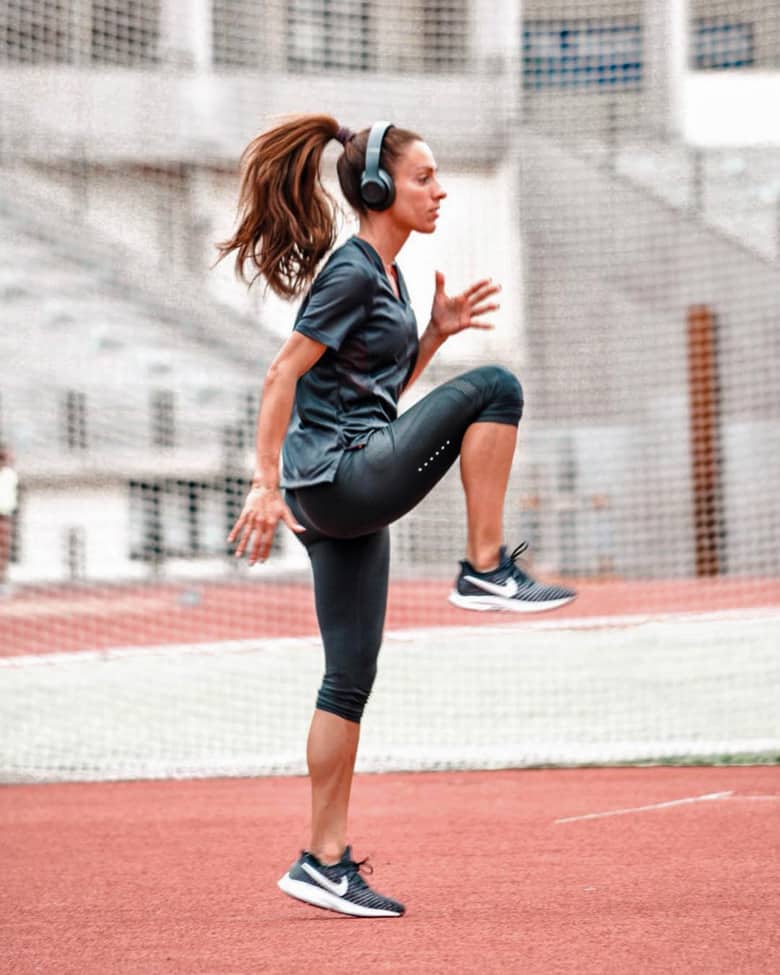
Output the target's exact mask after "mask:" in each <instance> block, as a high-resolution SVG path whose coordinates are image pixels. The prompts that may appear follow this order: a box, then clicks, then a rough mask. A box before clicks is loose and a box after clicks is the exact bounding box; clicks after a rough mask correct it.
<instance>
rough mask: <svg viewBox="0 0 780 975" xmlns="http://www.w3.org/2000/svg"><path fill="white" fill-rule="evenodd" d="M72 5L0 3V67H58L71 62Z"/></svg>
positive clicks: (60, 0)
mask: <svg viewBox="0 0 780 975" xmlns="http://www.w3.org/2000/svg"><path fill="white" fill-rule="evenodd" d="M71 7H72V4H71V3H68V2H66V0H48V2H43V3H35V4H31V3H30V0H7V2H6V3H2V4H0V64H2V63H4V62H5V63H11V64H57V63H67V62H68V61H69V60H71V43H70V36H71V30H72V28H71V21H72V19H73V15H72V11H71V9H70V8H71Z"/></svg>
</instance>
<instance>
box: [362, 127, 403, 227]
mask: <svg viewBox="0 0 780 975" xmlns="http://www.w3.org/2000/svg"><path fill="white" fill-rule="evenodd" d="M392 127H393V123H392V122H374V124H373V125H372V126H371V131H370V132H369V134H368V143H367V144H366V164H365V166H364V168H363V172H362V174H361V176H360V199H361V200H362V201H363V203H364V204H365V205H366V206H367V207H368V209H369V210H387V208H388V207H390V206H392V205H393V200H394V199H395V185H394V183H393V177H392V176H391V175H390V174H389V173H388V172H387V170H385V169H382V168H381V166H380V165H379V160H380V159H381V157H382V143H383V142H384V138H385V133H386V132H387V130H388V129H391V128H392Z"/></svg>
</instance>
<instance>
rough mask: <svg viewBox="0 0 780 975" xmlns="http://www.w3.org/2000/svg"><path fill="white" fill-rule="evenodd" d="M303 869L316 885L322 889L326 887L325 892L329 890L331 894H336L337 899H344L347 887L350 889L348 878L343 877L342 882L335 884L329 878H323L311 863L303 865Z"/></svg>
mask: <svg viewBox="0 0 780 975" xmlns="http://www.w3.org/2000/svg"><path fill="white" fill-rule="evenodd" d="M301 868H302V869H303V870H305V871H306V873H307V874H308V875H309V876H310V877H311V879H312V880H313V881H314V882H315V883H317V884H319V885H320V887H324V888H325V890H329V891H330V892H331V894H335V895H336V897H343V896H344V894H346V892H347V887H349V878H348V877H342V878H341V880H340V881H339V882H338V883H337V884H335V883H334V882H333V881H332V880H328V878H327V877H323V875H322V874H321V873H320V872H319V870H317V869H315V868H314V867H313V866H312V865H311V864H310V863H302V864H301Z"/></svg>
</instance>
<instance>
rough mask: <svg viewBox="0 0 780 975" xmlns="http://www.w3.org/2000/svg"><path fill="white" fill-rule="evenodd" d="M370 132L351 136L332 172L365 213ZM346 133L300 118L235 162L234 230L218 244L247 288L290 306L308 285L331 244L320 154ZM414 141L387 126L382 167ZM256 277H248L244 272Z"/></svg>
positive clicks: (319, 118)
mask: <svg viewBox="0 0 780 975" xmlns="http://www.w3.org/2000/svg"><path fill="white" fill-rule="evenodd" d="M369 131H370V130H369V129H363V130H362V131H360V132H358V133H356V134H354V135H349V136H348V138H347V140H346V142H345V144H344V150H343V152H342V153H341V156H340V157H339V160H338V163H337V164H336V170H337V172H338V177H339V185H340V186H341V191H342V193H343V194H344V196H345V197H346V199H347V202H348V203H349V204H350V206H351V207H352V208H353V209H354V210H356V211H357V212H358V213H365V212H366V206H365V204H364V203H363V201H362V200H361V199H360V177H361V175H362V173H363V169H364V166H365V159H366V145H367V143H368V135H369ZM338 136H340V137H341V138H344V136H345V130H343V129H340V127H339V123H338V122H337V121H336V119H335V118H333V117H332V116H330V115H298V116H295V117H294V118H291V119H288V120H287V121H285V122H282V123H281V124H280V125H277V126H275V127H274V128H272V129H269V130H268V131H267V132H263V133H261V134H260V135H258V136H256V137H255V138H254V139H253V140H252V141H251V142H250V143H249V145H248V146H247V147H246V149H244V151H243V153H242V154H241V182H240V189H239V197H238V229H237V230H236V231H235V233H234V234H233V236H232V237H231V238H230V239H229V240H226V241H223V242H222V243H218V244H217V249H218V251H219V257H218V258H217V261H218V262H219V261H221V260H222V259H223V258H224V257H227V255H228V254H230V253H231V252H232V251H237V253H236V265H235V267H236V275H237V276H238V277H239V278H240V279H241V280H242V281H244V282H246V283H247V284H248V285H249V286H250V287H251V286H252V285H253V284H254V282H255V281H256V280H257V278H258V277H261V276H262V277H264V278H265V280H266V281H267V282H268V286H269V287H270V288H271V290H272V291H274V292H275V293H276V294H278V295H279V296H280V297H282V298H294V297H295V296H296V295H298V294H300V293H301V292H302V291H303V290H304V289H305V288H306V287H307V286H308V285H309V284H310V283H311V281H312V279H313V278H314V274H315V272H316V270H317V266H318V265H319V263H320V261H321V260H322V259H323V257H325V255H326V254H327V252H328V251H329V250H330V249H331V247H332V246H333V243H334V241H335V239H336V229H335V220H334V201H333V198H332V197H331V196H330V194H329V193H328V191H327V190H326V189H325V187H324V186H323V184H322V180H321V177H320V161H321V159H322V153H323V151H324V149H325V146H326V145H327V144H328V142H330V140H331V139H335V138H337V137H338ZM419 139H420V136H418V135H417V134H416V133H414V132H410V131H409V130H407V129H399V128H396V127H395V126H393V127H392V128H391V129H388V131H387V134H386V135H385V138H384V142H383V144H382V156H381V159H380V165H381V166H382V167H383V168H384V169H386V170H387V171H388V172H389V173H391V174H392V172H393V171H394V169H395V166H396V164H397V162H398V159H399V158H400V156H401V154H402V152H403V150H404V148H405V147H406V146H407V145H408V144H409V143H410V142H415V141H418V140H419ZM247 263H249V264H251V265H252V266H253V267H254V269H255V273H254V274H252V276H251V277H250V278H248V277H247V273H246V265H247Z"/></svg>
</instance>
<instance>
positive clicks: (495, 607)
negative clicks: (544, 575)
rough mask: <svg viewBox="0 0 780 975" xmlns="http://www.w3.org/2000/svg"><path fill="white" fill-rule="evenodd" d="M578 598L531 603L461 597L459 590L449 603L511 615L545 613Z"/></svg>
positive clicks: (450, 598) (487, 597)
mask: <svg viewBox="0 0 780 975" xmlns="http://www.w3.org/2000/svg"><path fill="white" fill-rule="evenodd" d="M576 598H577V597H576V596H565V597H564V598H563V599H547V600H544V601H542V602H537V603H529V602H524V601H523V600H522V599H505V598H504V597H503V596H461V594H460V593H459V592H458V591H457V589H453V591H452V592H451V593H450V594H449V597H448V599H449V602H451V603H452V605H453V606H457V607H458V608H459V609H473V610H476V611H477V612H478V613H489V612H496V611H499V610H509V611H510V612H511V613H544V612H546V611H547V610H549V609H560V607H561V606H567V605H568V604H569V603H571V602H573V601H574V600H575V599H576Z"/></svg>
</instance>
